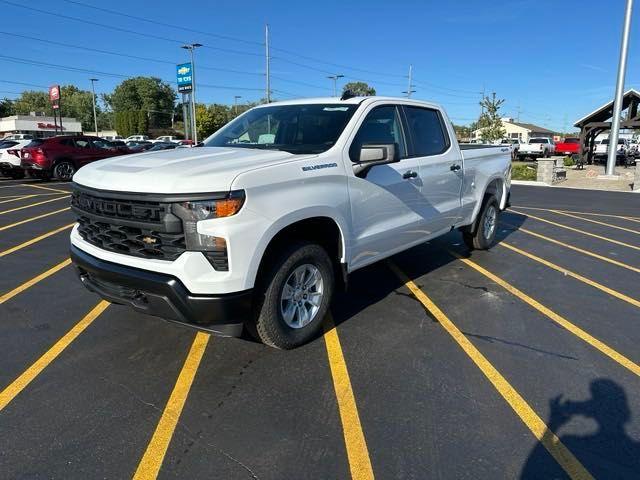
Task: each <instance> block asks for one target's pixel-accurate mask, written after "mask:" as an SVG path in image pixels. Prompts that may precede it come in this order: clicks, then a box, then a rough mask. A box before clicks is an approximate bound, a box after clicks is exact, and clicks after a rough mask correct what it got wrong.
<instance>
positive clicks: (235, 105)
mask: <svg viewBox="0 0 640 480" xmlns="http://www.w3.org/2000/svg"><path fill="white" fill-rule="evenodd" d="M239 98H242V95H234V96H233V111H234V112H235V114H236V117H237V116H238V99H239Z"/></svg>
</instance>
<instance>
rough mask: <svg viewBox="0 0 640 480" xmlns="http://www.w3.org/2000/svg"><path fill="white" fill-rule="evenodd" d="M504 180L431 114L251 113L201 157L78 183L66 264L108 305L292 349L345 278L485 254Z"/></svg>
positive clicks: (297, 109) (151, 156) (152, 155)
mask: <svg viewBox="0 0 640 480" xmlns="http://www.w3.org/2000/svg"><path fill="white" fill-rule="evenodd" d="M510 173H511V159H510V153H509V149H508V148H506V147H502V146H481V145H480V146H476V145H462V146H460V145H458V142H457V141H456V135H455V132H454V130H453V126H452V124H451V122H450V120H449V119H448V117H447V115H446V113H445V112H444V110H443V109H442V108H441V107H440V106H438V105H436V104H433V103H427V102H419V101H414V100H411V99H399V98H390V97H351V96H349V95H343V97H342V99H336V98H319V99H304V100H295V101H287V102H277V103H271V104H267V105H260V106H257V107H255V108H253V109H251V110H248V111H247V112H245V113H243V114H242V115H240V116H239V117H237V118H236V119H234V120H233V121H231V122H230V123H229V124H227V125H226V126H225V127H223V128H221V129H220V130H218V131H217V132H216V133H214V134H213V135H212V136H210V137H209V138H208V139H206V140H205V141H204V143H203V145H202V146H201V147H197V148H192V149H175V150H167V151H161V152H147V153H141V154H134V155H129V156H127V157H126V158H122V159H118V158H113V159H108V160H103V161H101V162H96V163H93V164H91V165H87V166H86V167H84V168H82V169H81V170H80V171H78V173H77V174H76V176H75V177H74V184H73V194H72V209H73V211H74V212H75V214H76V215H77V220H78V221H77V224H76V225H75V226H74V228H73V229H72V232H71V257H72V260H73V262H74V264H75V266H76V270H77V273H78V275H79V278H80V280H81V282H82V283H83V284H84V285H85V286H86V287H87V288H88V289H89V290H90V291H93V292H95V293H97V294H98V295H100V296H101V297H102V298H104V299H107V300H109V301H111V302H114V303H118V304H124V305H128V306H130V307H132V308H133V309H135V310H137V311H139V312H142V313H147V314H151V315H155V316H159V317H163V318H166V319H169V320H173V321H177V322H180V323H183V324H186V325H190V326H193V327H196V328H199V329H203V330H206V331H209V332H212V333H215V334H218V335H226V336H239V335H241V334H242V332H243V330H244V329H246V330H247V331H248V332H250V333H252V334H253V335H255V336H256V337H257V338H258V339H259V340H261V341H262V342H264V343H265V344H267V345H270V346H273V347H277V348H283V349H289V348H294V347H296V346H298V345H301V344H303V343H305V342H307V341H309V340H311V339H313V338H314V337H315V336H316V335H317V334H319V332H320V331H321V329H322V321H323V319H324V317H325V314H326V312H327V309H328V307H329V305H330V303H331V299H332V297H333V294H334V292H335V291H336V290H337V289H338V288H343V287H344V286H345V284H346V280H347V277H348V274H350V273H352V272H354V271H356V270H358V269H361V268H362V267H365V266H367V265H370V264H372V263H374V262H378V261H379V260H382V259H384V258H387V257H389V256H391V255H394V254H396V253H398V252H401V251H403V250H407V249H409V248H411V247H413V246H415V245H418V244H421V243H423V242H425V241H428V240H430V239H432V238H435V237H438V236H440V235H443V234H445V233H447V232H450V231H451V230H452V229H459V230H461V231H462V237H463V239H464V241H465V243H466V244H467V245H468V246H469V247H470V248H477V249H486V248H489V247H490V246H491V245H492V243H493V241H494V239H495V236H496V229H497V219H498V215H499V212H500V211H501V210H503V209H504V208H506V206H507V204H508V198H509V190H510V183H511V180H510Z"/></svg>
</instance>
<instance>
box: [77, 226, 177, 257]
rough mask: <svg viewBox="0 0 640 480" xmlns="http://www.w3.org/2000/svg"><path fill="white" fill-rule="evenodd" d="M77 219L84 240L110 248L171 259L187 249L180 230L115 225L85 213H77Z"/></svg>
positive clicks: (137, 255) (100, 246) (127, 253)
mask: <svg viewBox="0 0 640 480" xmlns="http://www.w3.org/2000/svg"><path fill="white" fill-rule="evenodd" d="M78 223H79V227H78V233H79V234H80V236H81V237H82V238H83V239H84V240H85V241H87V242H89V243H90V244H92V245H95V246H96V247H99V248H102V249H104V250H109V251H111V252H116V253H123V254H126V255H133V256H136V257H143V258H156V259H158V260H169V261H171V260H175V259H177V258H178V257H179V256H180V255H181V254H182V253H183V252H184V251H185V250H186V245H185V239H184V233H182V232H178V233H167V232H159V231H156V230H153V229H148V228H140V227H133V226H125V225H116V224H114V223H111V222H104V221H99V220H96V219H93V218H91V217H89V216H84V215H80V216H79V217H78Z"/></svg>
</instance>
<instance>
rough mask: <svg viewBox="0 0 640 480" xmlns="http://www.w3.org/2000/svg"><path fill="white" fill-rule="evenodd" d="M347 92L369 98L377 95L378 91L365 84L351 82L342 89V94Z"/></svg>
mask: <svg viewBox="0 0 640 480" xmlns="http://www.w3.org/2000/svg"><path fill="white" fill-rule="evenodd" d="M347 90H350V91H351V93H353V94H354V95H357V96H359V97H369V96H371V95H375V94H376V89H375V88H373V87H370V86H369V85H368V84H367V83H365V82H349V83H347V84H345V86H344V87H342V93H344V92H346V91H347Z"/></svg>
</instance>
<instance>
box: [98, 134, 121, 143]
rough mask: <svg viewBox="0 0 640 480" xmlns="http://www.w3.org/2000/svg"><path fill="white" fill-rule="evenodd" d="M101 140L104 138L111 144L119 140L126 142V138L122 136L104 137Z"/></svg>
mask: <svg viewBox="0 0 640 480" xmlns="http://www.w3.org/2000/svg"><path fill="white" fill-rule="evenodd" d="M100 138H104V139H105V140H109V141H110V142H113V141H118V140H124V137H122V136H120V135H103V136H102V137H100Z"/></svg>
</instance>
